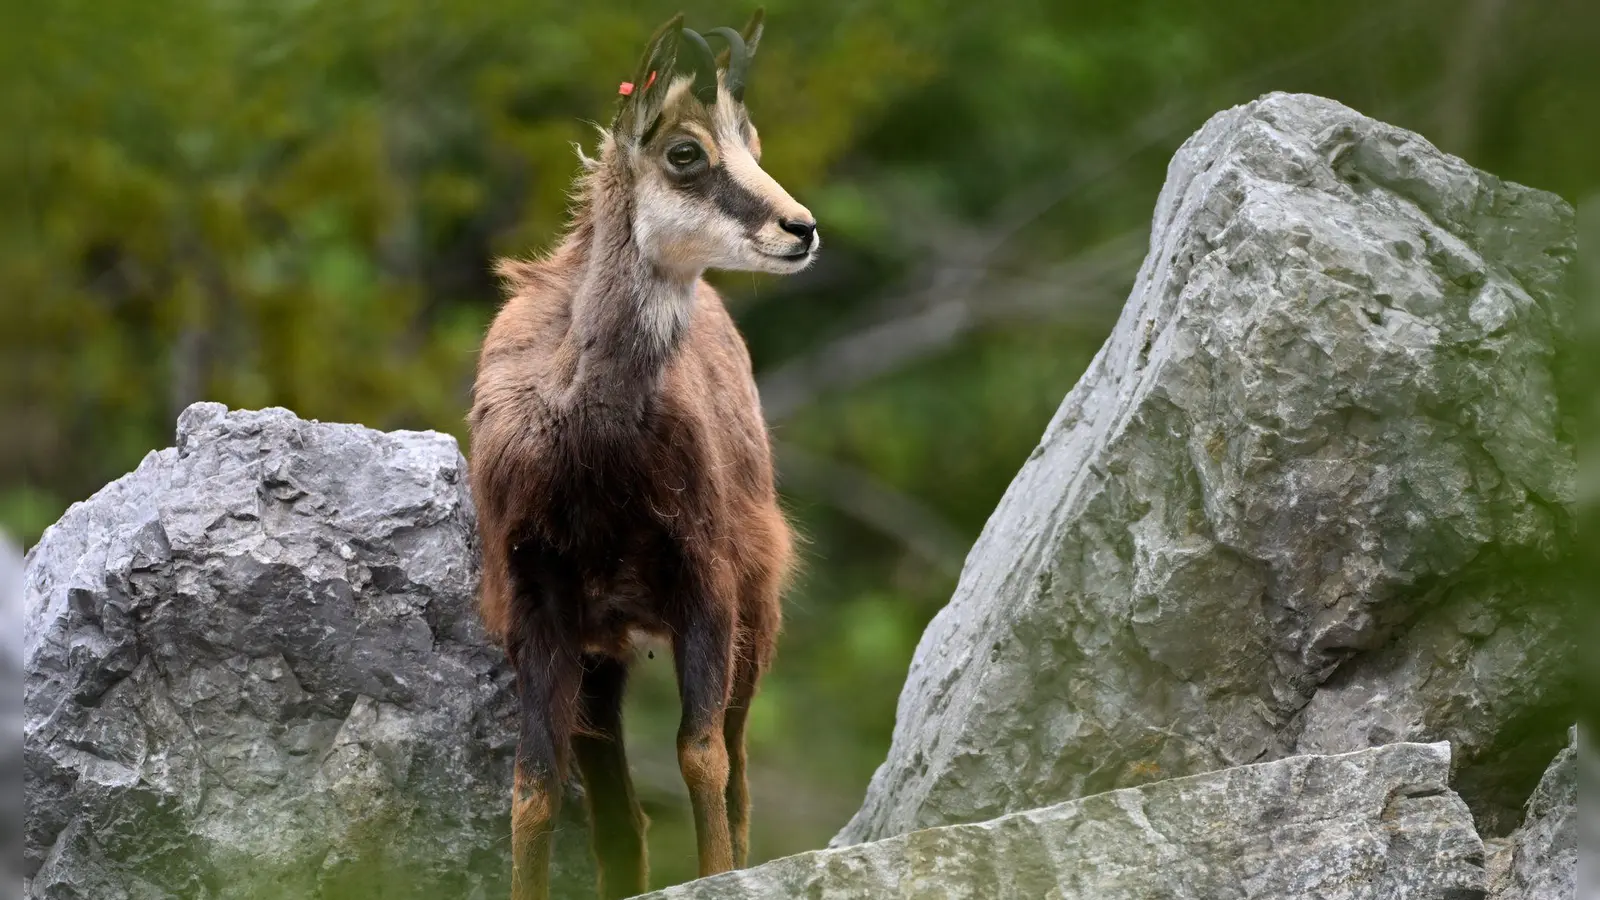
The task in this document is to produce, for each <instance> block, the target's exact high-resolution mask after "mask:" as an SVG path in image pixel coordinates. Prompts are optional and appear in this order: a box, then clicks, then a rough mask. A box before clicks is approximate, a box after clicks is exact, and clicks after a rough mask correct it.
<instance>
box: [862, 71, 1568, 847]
mask: <svg viewBox="0 0 1600 900" xmlns="http://www.w3.org/2000/svg"><path fill="white" fill-rule="evenodd" d="M1573 254H1574V243H1573V234H1572V215H1571V210H1570V209H1569V208H1568V207H1567V206H1566V205H1565V204H1563V203H1562V202H1561V201H1560V200H1559V199H1557V198H1556V197H1554V196H1552V195H1550V194H1545V193H1542V192H1539V191H1535V190H1531V189H1529V188H1525V187H1521V186H1519V185H1514V184H1509V183H1505V182H1502V181H1500V180H1498V179H1496V178H1494V177H1493V176H1491V175H1488V174H1485V173H1483V172H1479V171H1477V170H1475V169H1473V168H1472V167H1470V166H1468V165H1467V164H1465V163H1463V162H1462V161H1460V160H1458V159H1455V158H1453V157H1450V156H1447V155H1445V154H1443V153H1441V152H1440V151H1438V150H1436V149H1435V148H1434V147H1432V146H1431V145H1429V144H1428V143H1427V142H1426V141H1424V140H1423V139H1422V138H1420V137H1418V136H1417V135H1415V134H1411V133H1409V132H1406V131H1402V130H1400V129H1397V128H1394V127H1391V126H1388V125H1385V124H1382V123H1380V122H1376V121H1374V120H1372V119H1369V118H1366V117H1364V116H1362V115H1360V114H1358V113H1356V112H1354V111H1352V110H1350V109H1348V108H1346V107H1343V106H1341V105H1339V104H1337V103H1334V102H1332V101H1328V100H1324V99H1321V98H1317V97H1309V96H1303V95H1284V94H1275V95H1270V96H1268V97H1265V98H1263V99H1261V100H1258V101H1256V102H1254V103H1250V104H1248V105H1245V106H1241V107H1238V108H1235V109H1232V110H1229V111H1226V112H1223V113H1220V114H1219V115H1217V116H1215V117H1213V118H1212V120H1211V121H1210V122H1208V123H1207V124H1206V125H1205V126H1204V127H1203V128H1202V129H1201V130H1200V131H1199V132H1198V133H1197V134H1196V135H1194V136H1193V137H1192V138H1190V139H1189V141H1188V142H1187V143H1185V144H1184V146H1183V147H1182V148H1181V149H1180V150H1179V151H1178V153H1177V155H1176V157H1175V158H1174V159H1173V161H1172V163H1171V166H1170V168H1169V170H1168V178H1167V183H1166V186H1165V187H1164V188H1163V190H1162V193H1161V197H1160V200H1159V202H1158V205H1157V208H1156V213H1155V220H1154V225H1153V229H1152V236H1151V242H1150V251H1149V255H1148V256H1147V257H1146V259H1145V262H1144V265H1143V267H1142V268H1141V270H1140V272H1139V275H1138V279H1137V282H1136V284H1135V287H1134V289H1133V293H1132V296H1131V297H1130V299H1129V301H1128V304H1127V306H1126V308H1125V309H1124V311H1123V314H1122V317H1121V319H1120V321H1119V322H1118V324H1117V326H1116V328H1115V330H1114V331H1113V333H1112V335H1111V337H1110V338H1109V339H1108V340H1107V342H1106V344H1105V346H1104V347H1103V348H1102V349H1101V351H1100V353H1099V355H1098V356H1097V357H1096V358H1095V360H1094V362H1093V363H1092V364H1091V365H1090V367H1089V369H1088V371H1087V372H1086V373H1085V374H1084V376H1083V378H1082V380H1081V381H1080V382H1079V383H1078V385H1077V386H1076V387H1075V388H1074V389H1073V390H1072V392H1071V393H1070V394H1069V395H1068V396H1067V398H1066V400H1065V401H1064V402H1063V403H1062V405H1061V408H1060V410H1059V411H1058V412H1057V413H1056V415H1055V418H1054V419H1053V421H1052V422H1051V423H1050V425H1049V427H1048V429H1047V431H1046V432H1045V435H1044V437H1043V439H1042V441H1041V442H1040V444H1039V446H1038V448H1037V449H1036V450H1035V451H1034V453H1033V455H1032V456H1031V457H1030V458H1029V460H1028V462H1027V463H1026V464H1025V465H1024V467H1023V468H1022V471H1021V472H1020V473H1019V474H1018V476H1017V478H1016V480H1015V481H1014V482H1013V483H1012V485H1011V487H1010V489H1009V490H1008V491H1007V493H1006V495H1005V497H1004V499H1003V500H1002V501H1001V503H1000V506H999V508H998V509H997V510H996V511H995V513H994V515H993V516H992V518H991V519H990V520H989V523H988V525H987V526H986V527H985V529H984V532H983V535H982V536H981V537H980V538H979V540H978V542H977V544H976V545H975V546H974V548H973V550H972V552H971V555H970V556H969V557H968V559H967V563H966V567H965V570H964V572H963V574H962V578H961V581H960V584H959V586H958V588H957V590H956V593H955V596H954V598H953V599H952V600H951V602H950V603H949V605H948V606H947V607H946V608H945V609H944V610H943V611H941V612H940V613H939V615H938V616H937V618H935V620H934V621H933V623H932V624H931V625H930V626H929V628H928V630H927V631H926V633H925V634H924V635H923V637H922V641H921V643H920V645H919V646H918V648H917V652H916V655H915V658H914V660H913V662H912V665H911V671H910V673H909V676H908V679H907V682H906V685H905V688H904V690H903V692H902V694H901V697H900V704H899V710H898V716H897V722H896V726H895V734H894V743H893V747H892V749H891V750H890V753H889V756H888V759H887V760H886V761H885V763H884V764H883V765H882V766H881V767H880V768H879V770H878V772H877V773H876V775H875V776H874V778H873V780H872V785H871V787H870V789H869V791H868V794H867V797H866V800H865V803H864V805H863V806H862V808H861V810H860V811H859V812H858V813H857V815H856V816H855V818H854V819H853V820H852V821H851V822H850V824H849V825H848V826H847V827H846V828H845V829H844V830H843V831H842V832H841V833H840V834H839V835H838V836H837V837H836V838H835V840H834V844H835V845H836V846H838V845H844V844H849V843H854V842H859V841H870V840H877V839H880V838H883V837H887V836H890V835H894V834H901V833H904V832H907V831H912V830H915V829H919V828H925V827H928V826H934V825H942V824H948V823H956V822H973V821H981V820H984V819H990V818H993V817H995V816H999V815H1001V814H1004V813H1007V812H1011V811H1016V810H1022V809H1029V808H1032V807H1037V806H1042V805H1045V804H1048V803H1053V802H1057V801H1060V800H1063V799H1067V798H1072V797H1082V796H1087V795H1089V794H1093V793H1097V792H1100V791H1104V790H1108V789H1112V788H1117V787H1123V786H1128V785H1134V784H1139V783H1143V782H1148V781H1151V780H1155V779H1158V778H1165V777H1169V776H1181V775H1186V774H1189V773H1194V772H1201V771H1208V770H1212V769H1218V768H1222V767H1225V766H1230V765H1238V764H1242V763H1248V762H1252V761H1258V760H1267V759H1274V758H1279V757H1282V756H1285V755H1287V754H1291V753H1296V752H1334V751H1347V750H1354V749H1358V748H1361V747H1366V746H1372V745H1378V744H1384V743H1389V742H1393V741H1402V740H1424V741H1433V740H1438V739H1441V738H1448V739H1449V740H1450V741H1451V742H1452V743H1453V744H1454V746H1455V750H1456V753H1457V757H1458V762H1459V764H1460V766H1461V778H1460V781H1459V782H1458V786H1459V787H1460V789H1461V790H1462V793H1463V796H1465V797H1466V799H1467V801H1468V802H1469V803H1470V804H1472V805H1473V807H1474V809H1475V811H1476V812H1477V813H1478V814H1479V816H1480V821H1482V822H1485V823H1488V825H1489V827H1490V829H1491V831H1494V830H1500V831H1504V830H1509V828H1510V827H1511V826H1512V825H1513V824H1514V823H1515V820H1516V809H1517V807H1518V806H1519V805H1520V803H1521V801H1522V799H1523V798H1524V797H1525V796H1526V795H1527V792H1528V791H1529V790H1531V788H1532V787H1533V784H1534V782H1535V780H1536V779H1537V777H1538V773H1539V771H1540V769H1541V768H1542V766H1543V765H1544V763H1545V762H1546V761H1548V760H1549V758H1550V755H1551V754H1553V753H1554V752H1555V751H1556V749H1557V748H1558V747H1559V745H1560V735H1561V727H1562V725H1561V723H1563V722H1570V721H1572V719H1573V718H1574V717H1575V713H1574V711H1573V710H1572V704H1573V691H1572V684H1571V680H1570V679H1569V678H1567V677H1566V675H1565V670H1564V661H1565V660H1567V659H1570V658H1571V657H1570V655H1569V654H1570V652H1571V648H1570V636H1571V635H1572V634H1573V633H1574V632H1575V631H1576V629H1574V628H1572V627H1570V624H1569V619H1570V616H1571V615H1573V614H1574V613H1575V611H1576V609H1577V605H1576V604H1572V603H1564V602H1562V601H1563V597H1564V589H1563V588H1562V587H1561V586H1560V585H1558V584H1553V583H1550V582H1549V580H1548V579H1544V578H1542V577H1541V576H1540V572H1541V567H1543V566H1548V564H1549V561H1550V560H1551V559H1553V558H1554V557H1555V556H1556V555H1557V554H1559V553H1560V552H1562V549H1563V547H1564V542H1566V541H1568V540H1569V538H1570V529H1571V524H1570V522H1571V517H1570V514H1569V509H1568V507H1569V505H1570V503H1571V500H1572V496H1573V461H1572V452H1571V447H1570V446H1569V445H1568V444H1566V443H1564V441H1563V439H1562V438H1561V436H1560V428H1559V424H1558V423H1559V416H1558V411H1557V408H1556V403H1555V399H1554V396H1555V395H1554V392H1553V388H1552V378H1553V376H1552V374H1551V357H1552V352H1553V350H1552V347H1553V342H1554V335H1555V334H1556V333H1557V332H1558V331H1559V329H1560V328H1561V325H1562V321H1563V315H1564V312H1563V308H1564V307H1563V301H1562V298H1561V296H1560V286H1561V282H1562V278H1563V272H1564V269H1565V266H1566V265H1567V263H1568V261H1569V260H1570V259H1571V258H1572V256H1573ZM1546 724H1548V725H1551V727H1541V726H1542V725H1546ZM1529 735H1535V736H1536V737H1534V738H1533V739H1530V738H1529ZM1539 735H1544V736H1545V737H1538V736H1539Z"/></svg>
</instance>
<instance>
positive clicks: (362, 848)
mask: <svg viewBox="0 0 1600 900" xmlns="http://www.w3.org/2000/svg"><path fill="white" fill-rule="evenodd" d="M476 559H477V558H476V545H475V542H474V526H473V510H472V505H471V501H470V498H469V495H468V492H467V485H466V477H465V464H464V462H463V460H462V458H461V455H460V453H459V452H458V450H457V448H456V444H455V441H454V440H453V439H452V438H450V437H448V436H445V435H441V434H435V433H431V432H392V433H383V432H377V431H372V430H369V429H366V428H362V427H359V426H353V425H332V424H321V423H316V422H307V421H302V420H300V419H298V418H296V417H295V416H294V415H292V414H291V413H289V412H287V411H285V410H281V409H269V410H262V411H259V412H229V411H227V410H226V409H225V408H224V407H222V406H221V405H219V404H214V403H202V404H196V405H194V406H191V407H190V408H189V409H188V410H186V411H185V412H184V413H183V414H182V416H181V417H180V418H179V420H178V432H177V446H176V447H174V448H171V449H167V450H163V451H160V452H157V453H151V454H150V455H149V456H147V457H146V458H145V460H144V461H143V462H142V463H141V464H140V465H139V467H138V469H137V470H136V471H134V472H133V473H131V474H129V475H127V476H125V477H123V478H122V479H120V480H118V481H116V482H113V483H112V484H110V485H108V486H107V487H106V488H104V489H103V490H101V491H100V492H99V493H97V494H95V495H94V496H93V497H92V498H90V499H89V500H87V501H84V502H83V503H79V504H76V505H74V506H73V507H72V508H71V509H70V510H68V511H67V513H66V515H65V516H63V517H62V519H61V521H60V522H58V523H56V525H54V526H53V527H51V528H50V529H49V530H48V531H47V532H46V533H45V535H44V536H43V538H42V539H41V540H40V542H39V544H38V545H37V546H36V547H34V548H33V549H32V550H31V551H30V552H29V554H28V556H27V560H26V572H25V577H26V583H25V604H26V608H25V616H26V636H25V642H24V647H23V655H24V662H25V668H26V682H25V690H24V694H23V698H24V719H25V721H24V726H23V755H24V779H25V791H26V803H27V813H28V815H27V819H26V823H25V845H26V846H25V874H26V875H27V876H29V877H30V878H31V883H30V885H29V893H30V896H34V897H39V898H52V900H56V898H61V900H65V898H90V900H115V898H158V897H162V898H164V897H185V898H188V897H196V898H198V897H205V898H229V897H251V898H255V897H295V898H300V897H319V896H326V897H334V896H337V897H339V898H341V900H343V898H352V897H386V898H399V897H440V896H452V897H483V896H489V897H493V896H503V895H504V894H506V893H507V892H508V890H509V878H510V858H509V846H508V845H509V808H510V802H509V801H510V788H511V766H512V759H513V756H514V751H515V729H514V724H515V719H514V710H515V706H514V703H513V700H512V695H511V690H510V686H509V679H510V675H509V672H508V670H507V668H506V666H505V665H504V662H503V660H502V658H501V656H500V654H499V653H498V651H496V650H495V649H493V648H492V647H491V646H490V644H489V643H488V642H487V641H486V640H485V636H484V634H483V632H482V630H481V628H480V626H479V624H478V621H477V617H476V614H475V611H474V609H473V593H474V588H475V585H476V578H477V574H476V573H477V562H476ZM579 806H581V801H580V802H579V803H570V804H568V808H569V809H577V808H578V807H579ZM579 818H580V819H581V813H580V814H579ZM560 840H561V841H563V842H564V846H563V847H562V849H561V850H560V851H559V853H558V865H559V866H560V867H561V870H562V871H563V873H564V874H563V876H562V877H563V878H564V879H565V881H564V884H566V885H567V891H566V893H569V894H571V895H574V896H592V887H591V885H592V873H591V872H589V871H588V869H587V868H586V866H587V865H588V853H587V838H586V836H585V835H584V834H583V832H582V830H581V821H578V822H576V823H574V822H568V823H566V824H565V827H564V828H563V831H562V835H561V837H560Z"/></svg>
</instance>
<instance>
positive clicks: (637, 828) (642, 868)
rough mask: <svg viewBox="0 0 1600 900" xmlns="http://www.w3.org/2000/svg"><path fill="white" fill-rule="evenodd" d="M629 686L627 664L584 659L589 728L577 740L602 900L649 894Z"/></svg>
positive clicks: (584, 715) (574, 740)
mask: <svg viewBox="0 0 1600 900" xmlns="http://www.w3.org/2000/svg"><path fill="white" fill-rule="evenodd" d="M627 681H628V667H627V666H626V665H625V664H623V663H621V662H619V661H617V660H614V659H609V658H607V657H603V656H589V657H586V658H585V659H584V664H583V691H582V696H583V703H582V710H581V713H580V715H581V718H582V723H583V724H582V727H581V728H580V729H579V731H578V733H577V734H576V735H574V736H573V738H572V751H573V755H574V756H575V757H576V758H577V760H578V771H580V772H582V773H583V791H584V796H585V797H586V799H587V802H588V805H589V828H590V831H591V832H592V838H593V846H594V855H595V859H596V860H597V861H598V862H599V863H600V896H601V897H603V898H605V900H618V898H622V897H632V896H634V895H636V894H643V893H645V892H646V891H647V890H649V884H648V882H649V872H648V868H647V866H646V857H645V824H646V820H645V815H644V811H643V810H641V809H640V808H639V800H638V798H637V797H636V796H635V795H634V791H633V779H632V777H631V776H630V775H629V774H628V757H627V754H626V752H625V751H624V749H623V746H622V694H623V688H624V687H625V686H626V685H627Z"/></svg>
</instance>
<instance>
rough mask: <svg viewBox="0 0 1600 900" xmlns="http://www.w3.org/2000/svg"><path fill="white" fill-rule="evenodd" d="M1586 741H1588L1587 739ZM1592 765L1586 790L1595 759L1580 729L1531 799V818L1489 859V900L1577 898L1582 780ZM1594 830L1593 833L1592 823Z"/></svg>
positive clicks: (1497, 846)
mask: <svg viewBox="0 0 1600 900" xmlns="http://www.w3.org/2000/svg"><path fill="white" fill-rule="evenodd" d="M1585 743H1587V742H1585ZM1584 765H1587V766H1588V767H1589V770H1590V772H1589V775H1588V776H1587V777H1586V778H1585V793H1587V792H1588V791H1589V790H1592V789H1593V787H1594V781H1593V777H1594V772H1593V769H1594V760H1593V759H1591V758H1588V754H1583V755H1581V756H1580V754H1579V752H1578V730H1577V729H1576V728H1574V729H1572V732H1571V742H1570V743H1569V744H1568V746H1567V747H1566V748H1565V749H1563V750H1562V751H1561V752H1560V753H1559V754H1557V755H1556V758H1555V761H1554V762H1552V763H1550V768H1548V769H1546V770H1545V773H1544V777H1543V778H1541V779H1539V787H1538V788H1537V789H1535V790H1534V792H1533V796H1532V797H1530V798H1528V818H1527V820H1526V821H1525V822H1523V824H1522V826H1521V827H1520V828H1518V829H1517V830H1516V831H1515V832H1513V833H1512V835H1511V836H1510V837H1509V838H1503V839H1501V840H1499V841H1496V842H1495V846H1494V847H1493V848H1492V850H1493V852H1492V853H1491V855H1490V857H1489V872H1490V882H1489V898H1490V900H1575V898H1577V896H1578V832H1579V828H1578V780H1579V777H1580V776H1579V769H1580V767H1581V766H1584ZM1587 824H1588V825H1589V826H1590V830H1589V831H1588V833H1589V834H1593V833H1594V831H1593V830H1592V826H1593V823H1592V822H1591V823H1587Z"/></svg>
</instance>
